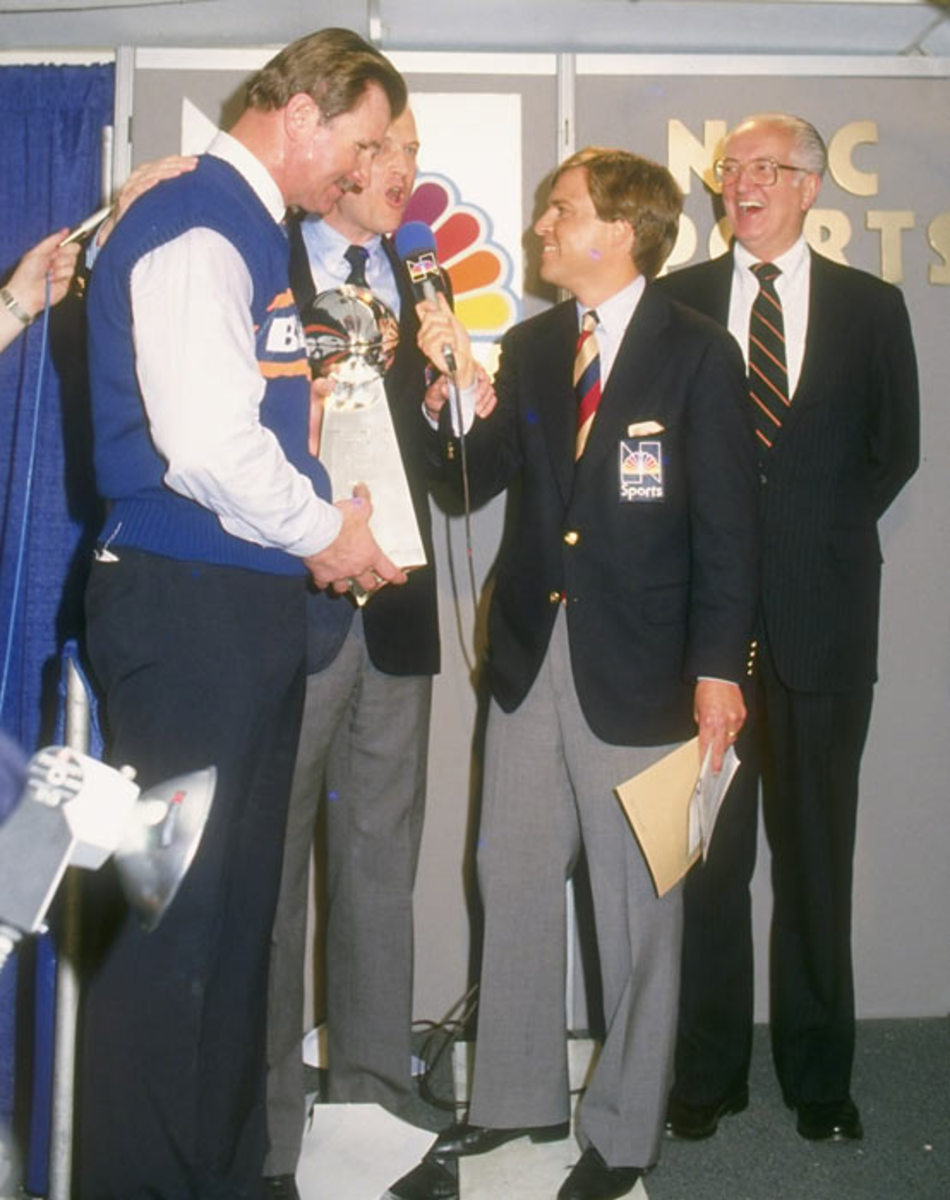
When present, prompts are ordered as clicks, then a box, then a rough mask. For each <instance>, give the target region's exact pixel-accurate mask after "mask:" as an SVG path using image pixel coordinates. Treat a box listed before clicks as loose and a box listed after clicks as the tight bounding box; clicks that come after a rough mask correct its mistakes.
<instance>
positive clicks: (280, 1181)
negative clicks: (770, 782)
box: [264, 1175, 300, 1200]
mask: <svg viewBox="0 0 950 1200" xmlns="http://www.w3.org/2000/svg"><path fill="white" fill-rule="evenodd" d="M264 1195H265V1196H266V1197H267V1200H300V1193H299V1192H298V1191H297V1181H296V1180H295V1179H294V1177H293V1175H265V1176H264Z"/></svg>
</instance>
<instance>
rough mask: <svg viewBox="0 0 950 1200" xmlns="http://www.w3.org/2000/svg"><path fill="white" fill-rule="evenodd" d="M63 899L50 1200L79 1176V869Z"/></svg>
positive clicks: (69, 716) (78, 712)
mask: <svg viewBox="0 0 950 1200" xmlns="http://www.w3.org/2000/svg"><path fill="white" fill-rule="evenodd" d="M66 745H67V746H69V748H70V749H71V750H77V751H79V753H81V754H85V753H87V752H88V749H89V698H88V696H87V695H86V688H85V685H84V683H83V681H82V677H81V676H80V674H79V671H78V670H77V669H76V665H75V663H73V662H71V661H68V662H67V664H66ZM60 899H61V908H60V924H59V929H60V937H59V939H58V954H57V960H56V1020H55V1025H54V1047H53V1112H52V1120H51V1125H50V1148H49V1154H50V1190H49V1200H69V1196H70V1188H71V1183H72V1170H73V1108H74V1104H75V1091H76V1087H75V1083H76V1033H77V1014H78V1010H79V974H78V963H79V942H80V932H79V931H80V922H79V918H80V893H79V871H78V870H77V869H76V868H74V867H71V868H69V870H67V872H66V877H65V879H64V880H63V887H62V892H61V895H60Z"/></svg>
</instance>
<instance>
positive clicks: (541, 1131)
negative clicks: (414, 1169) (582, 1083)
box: [426, 1121, 571, 1161]
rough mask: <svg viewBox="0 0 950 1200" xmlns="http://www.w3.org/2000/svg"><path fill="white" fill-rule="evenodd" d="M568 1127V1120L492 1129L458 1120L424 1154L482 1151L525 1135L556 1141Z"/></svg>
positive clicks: (447, 1155)
mask: <svg viewBox="0 0 950 1200" xmlns="http://www.w3.org/2000/svg"><path fill="white" fill-rule="evenodd" d="M570 1131H571V1126H570V1122H568V1121H564V1122H563V1123H562V1124H561V1125H534V1126H529V1127H526V1128H518V1129H492V1128H491V1127H490V1126H488V1125H469V1124H468V1122H467V1121H462V1122H460V1123H459V1124H457V1125H450V1126H449V1127H448V1129H443V1130H442V1132H441V1133H440V1134H439V1136H438V1137H437V1138H436V1140H435V1145H434V1146H433V1147H432V1149H431V1150H430V1151H429V1153H428V1154H427V1155H426V1158H434V1159H437V1160H439V1161H442V1160H444V1159H448V1158H460V1157H465V1156H466V1155H469V1154H485V1153H487V1152H488V1151H489V1150H494V1149H495V1148H496V1146H503V1145H504V1144H505V1142H513V1141H514V1140H515V1138H520V1137H529V1138H530V1139H531V1140H532V1142H560V1141H563V1139H564V1138H566V1137H567V1135H568V1134H569V1133H570Z"/></svg>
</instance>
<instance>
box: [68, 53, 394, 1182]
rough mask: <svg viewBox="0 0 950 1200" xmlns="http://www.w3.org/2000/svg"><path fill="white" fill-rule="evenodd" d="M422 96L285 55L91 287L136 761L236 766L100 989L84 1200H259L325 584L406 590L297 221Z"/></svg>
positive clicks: (103, 658)
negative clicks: (310, 622)
mask: <svg viewBox="0 0 950 1200" xmlns="http://www.w3.org/2000/svg"><path fill="white" fill-rule="evenodd" d="M405 101H406V92H405V85H404V83H403V81H402V79H401V77H400V76H399V75H398V73H397V72H396V71H395V69H394V68H393V67H392V65H391V64H390V63H388V62H387V61H386V60H385V59H384V58H382V56H380V55H379V54H378V53H377V52H376V51H375V50H373V49H372V48H371V47H370V46H368V45H367V44H366V43H364V42H363V41H362V40H361V39H360V38H358V37H357V36H356V35H355V34H353V33H350V32H349V31H347V30H324V31H322V32H320V33H316V34H313V35H311V36H309V37H305V38H302V39H300V40H299V41H298V42H295V43H294V44H293V45H291V46H289V47H287V48H286V49H285V50H283V51H282V52H281V53H280V54H278V55H277V56H276V57H275V58H274V59H273V60H272V61H271V62H270V63H269V64H268V65H267V66H266V67H264V68H263V70H261V71H260V72H259V73H258V74H257V75H256V76H255V77H254V78H253V79H252V81H251V83H250V85H249V90H248V100H247V108H246V109H245V111H244V112H243V113H242V115H241V116H240V117H239V118H238V121H237V123H236V124H235V126H234V127H233V129H232V130H231V132H230V134H220V135H218V137H217V138H216V139H215V141H214V142H213V143H212V146H211V148H210V150H209V153H208V154H206V155H205V156H203V157H202V158H201V159H200V161H199V163H198V165H197V167H196V169H195V170H194V171H193V172H190V173H187V174H184V175H182V176H180V177H179V178H177V179H173V180H169V181H167V182H164V183H162V184H160V185H159V186H157V187H155V188H153V189H152V190H151V191H149V192H148V193H147V194H146V195H145V196H143V197H142V198H141V199H140V200H138V201H137V202H136V204H135V205H133V206H132V208H131V209H130V210H129V212H128V214H127V215H126V216H125V217H124V218H123V220H122V221H121V223H120V224H119V226H118V227H117V229H116V230H115V232H114V233H113V234H112V236H111V237H110V239H109V242H108V244H107V245H106V246H105V248H104V249H103V251H102V254H101V256H100V258H99V260H98V262H97V264H96V268H95V271H94V273H93V278H92V282H91V285H90V289H89V302H88V304H89V327H90V349H89V357H90V373H91V378H92V388H93V424H94V432H95V459H96V473H97V480H98V484H99V490H100V492H101V494H102V495H103V496H104V497H105V499H106V500H107V501H108V515H107V518H106V522H105V525H104V527H103V530H102V534H101V540H100V547H99V550H98V552H97V556H96V562H95V564H94V566H93V570H92V575H91V579H90V584H89V590H88V594H87V618H88V625H87V632H88V649H89V657H90V660H91V663H92V666H93V669H94V671H95V674H96V676H97V678H98V682H99V684H100V686H101V689H102V694H103V697H104V701H105V716H106V721H107V724H108V730H109V734H110V741H111V757H112V758H113V760H114V761H116V762H119V763H131V764H133V765H134V766H135V768H136V769H137V772H138V781H139V783H140V784H141V785H142V786H144V787H147V786H149V785H150V784H152V783H154V782H156V781H157V780H159V779H160V778H163V777H168V776H170V775H175V774H178V773H180V772H183V771H189V770H192V769H194V768H198V767H202V766H205V765H208V764H214V765H215V766H216V767H217V770H218V783H217V790H216V793H215V798H214V803H213V806H212V811H211V815H210V818H209V822H208V826H207V828H206V830H205V833H204V837H203V839H202V843H201V846H200V847H199V849H198V853H197V855H196V857H195V860H194V862H193V864H192V867H191V870H190V872H189V874H188V876H187V877H186V879H185V880H184V883H183V884H182V887H181V890H180V892H179V894H178V896H177V897H176V900H175V903H174V904H173V905H172V907H171V909H170V910H169V912H168V913H167V914H166V916H165V918H164V920H163V922H162V924H161V926H160V927H159V928H158V929H157V930H156V931H155V932H153V933H150V934H145V933H143V931H142V930H141V929H139V928H138V927H137V925H136V924H135V922H134V921H133V920H132V919H130V918H129V917H128V915H127V914H125V913H123V912H122V911H121V910H120V909H119V906H118V905H117V904H115V903H114V902H112V900H111V898H109V897H101V898H99V899H100V902H101V912H100V914H99V917H98V920H97V922H96V929H97V934H99V935H100V936H99V941H100V943H101V944H100V945H99V946H98V947H97V953H96V960H95V964H94V968H93V971H92V974H91V978H90V980H89V983H88V988H87V992H86V1010H85V1018H84V1027H83V1047H82V1049H83V1057H82V1068H81V1072H82V1074H81V1086H82V1091H81V1118H80V1137H79V1181H78V1189H77V1190H78V1194H79V1195H80V1196H81V1197H83V1200H91V1198H93V1197H95V1198H100V1197H133V1196H136V1197H138V1196H145V1195H148V1196H151V1197H165V1198H166V1200H184V1198H186V1197H195V1198H197V1197H201V1200H210V1198H212V1197H229V1198H235V1197H248V1198H251V1197H257V1196H260V1195H261V1194H262V1188H263V1184H262V1181H261V1168H262V1164H263V1160H264V1154H265V1150H266V1125H265V1119H264V1078H265V1045H264V1041H265V1039H264V1021H265V1002H266V992H267V965H268V949H269V935H270V928H271V922H272V919H273V914H274V905H275V902H276V896H277V886H278V877H279V871H280V860H281V845H282V838H283V830H284V823H285V816H286V806H287V797H288V792H289V785H290V777H291V771H292V767H293V761H294V751H295V748H296V742H297V733H298V728H299V722H300V714H301V707H302V703H303V686H304V647H305V636H304V594H305V591H304V584H305V582H306V580H307V577H308V575H309V577H311V578H312V579H313V580H314V582H315V583H316V584H317V586H319V587H327V586H333V587H336V588H337V589H343V588H345V587H346V586H347V585H348V583H349V582H350V581H352V580H355V581H356V582H357V583H359V585H360V586H361V587H365V588H368V589H370V590H372V589H373V588H375V587H376V586H378V585H379V584H380V583H381V581H388V582H395V583H401V582H404V579H405V577H404V576H403V575H402V573H401V572H399V571H398V570H397V569H396V568H395V567H394V566H393V564H392V563H391V562H390V561H389V560H388V559H387V558H386V557H385V556H384V555H383V554H382V552H381V551H380V550H379V548H378V546H377V545H376V543H375V541H374V540H373V537H372V535H371V533H370V531H369V528H368V525H367V521H368V518H369V514H370V511H371V509H370V501H369V497H368V495H367V494H366V493H365V491H363V492H361V493H360V494H357V495H354V497H352V498H350V499H346V500H342V501H339V502H337V503H336V504H335V505H334V504H331V503H329V482H328V480H327V477H326V473H325V472H324V470H323V468H322V466H321V465H320V463H319V462H318V461H317V460H316V459H315V458H313V457H312V456H311V455H310V454H309V453H308V433H309V412H310V386H309V371H308V367H307V359H306V352H305V346H304V342H303V337H302V330H301V327H300V321H299V317H298V315H297V311H296V309H295V307H294V304H293V298H292V295H291V292H290V286H289V276H288V244H287V240H286V237H285V234H284V231H283V229H282V228H281V221H282V218H283V216H284V212H285V210H286V208H287V207H288V205H298V206H300V207H302V208H304V209H306V210H307V211H312V212H326V211H327V210H328V209H329V208H331V207H332V206H333V204H335V202H336V201H337V200H338V199H339V197H340V196H341V195H342V194H343V192H344V191H345V190H347V189H349V188H352V187H361V186H363V185H364V184H365V183H366V181H367V172H368V169H369V165H370V162H371V160H372V156H373V153H374V151H375V149H376V148H377V147H378V145H379V142H380V140H381V139H382V137H383V135H384V133H385V131H386V128H387V126H388V124H389V122H390V120H391V118H392V116H393V115H397V114H398V113H400V112H401V111H402V109H403V107H404V105H405Z"/></svg>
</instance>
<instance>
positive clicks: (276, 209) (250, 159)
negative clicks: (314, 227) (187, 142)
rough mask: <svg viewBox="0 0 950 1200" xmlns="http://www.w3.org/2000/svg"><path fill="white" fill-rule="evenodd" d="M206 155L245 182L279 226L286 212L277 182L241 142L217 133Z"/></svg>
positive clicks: (228, 135) (228, 134)
mask: <svg viewBox="0 0 950 1200" xmlns="http://www.w3.org/2000/svg"><path fill="white" fill-rule="evenodd" d="M208 153H209V154H213V155H214V156H215V158H220V159H223V160H224V162H226V163H230V164H231V166H232V167H234V169H235V170H236V171H237V172H238V173H239V174H240V175H241V176H242V177H243V178H244V179H245V180H246V181H247V183H248V185H249V186H250V187H251V188H252V190H253V191H254V193H255V194H256V195H257V198H258V199H259V200H260V202H261V203H262V204H263V205H264V207H265V208H266V209H267V211H268V212H269V213H270V215H271V216H272V217H273V218H274V220H275V221H276V222H277V223H278V225H279V224H280V222H281V221H283V219H284V213H285V212H286V211H287V204H286V202H285V200H284V197H283V195H282V194H281V190H280V188H279V187H278V186H277V181H276V180H275V179H274V177H273V175H271V173H270V171H268V169H267V168H266V167H265V166H264V164H263V163H262V162H261V160H260V159H259V158H257V156H256V155H254V154H252V153H251V151H250V150H248V148H247V146H245V145H244V143H243V142H239V141H238V140H237V138H235V137H232V136H231V134H230V133H224V132H219V133H216V134H215V136H214V140H213V141H212V143H211V145H210V146H209V147H208Z"/></svg>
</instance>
